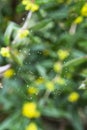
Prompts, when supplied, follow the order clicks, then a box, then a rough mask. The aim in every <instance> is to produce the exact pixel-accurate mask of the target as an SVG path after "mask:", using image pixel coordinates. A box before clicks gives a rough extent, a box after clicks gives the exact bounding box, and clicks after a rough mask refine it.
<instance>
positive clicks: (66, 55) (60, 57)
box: [57, 49, 69, 60]
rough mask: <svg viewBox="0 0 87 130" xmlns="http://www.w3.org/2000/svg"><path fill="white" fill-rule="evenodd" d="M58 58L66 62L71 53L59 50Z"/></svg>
mask: <svg viewBox="0 0 87 130" xmlns="http://www.w3.org/2000/svg"><path fill="white" fill-rule="evenodd" d="M57 54H58V57H59V59H60V60H65V59H66V58H67V57H68V56H69V52H68V51H67V50H61V49H60V50H58V51H57Z"/></svg>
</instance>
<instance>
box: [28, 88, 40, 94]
mask: <svg viewBox="0 0 87 130" xmlns="http://www.w3.org/2000/svg"><path fill="white" fill-rule="evenodd" d="M28 93H29V94H37V93H38V89H37V88H35V87H29V89H28Z"/></svg>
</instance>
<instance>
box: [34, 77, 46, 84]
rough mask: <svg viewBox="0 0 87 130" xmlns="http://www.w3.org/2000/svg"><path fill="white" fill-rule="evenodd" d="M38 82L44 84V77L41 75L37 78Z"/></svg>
mask: <svg viewBox="0 0 87 130" xmlns="http://www.w3.org/2000/svg"><path fill="white" fill-rule="evenodd" d="M35 82H36V84H42V83H43V82H44V78H42V77H39V78H38V79H36V81H35Z"/></svg>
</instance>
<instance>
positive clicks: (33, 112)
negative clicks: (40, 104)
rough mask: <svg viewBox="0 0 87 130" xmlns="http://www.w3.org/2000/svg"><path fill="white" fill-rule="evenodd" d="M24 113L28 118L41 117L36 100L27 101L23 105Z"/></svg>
mask: <svg viewBox="0 0 87 130" xmlns="http://www.w3.org/2000/svg"><path fill="white" fill-rule="evenodd" d="M22 114H23V115H24V116H26V117H28V118H38V117H40V112H39V111H38V110H37V105H36V103H35V102H27V103H25V104H24V105H23V109H22Z"/></svg>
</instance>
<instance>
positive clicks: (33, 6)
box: [22, 0, 39, 12]
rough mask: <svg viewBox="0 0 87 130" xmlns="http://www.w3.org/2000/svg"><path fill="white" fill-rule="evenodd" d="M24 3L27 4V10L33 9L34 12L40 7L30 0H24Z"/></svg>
mask: <svg viewBox="0 0 87 130" xmlns="http://www.w3.org/2000/svg"><path fill="white" fill-rule="evenodd" d="M22 4H23V5H25V10H31V11H32V12H35V11H37V10H38V9H39V6H38V5H37V4H34V3H32V2H31V1H29V0H23V1H22Z"/></svg>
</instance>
